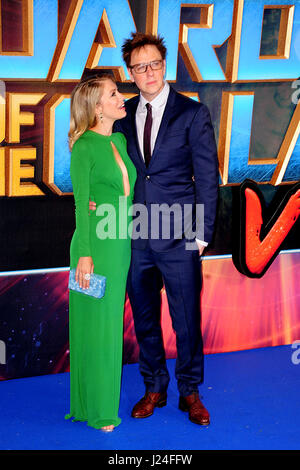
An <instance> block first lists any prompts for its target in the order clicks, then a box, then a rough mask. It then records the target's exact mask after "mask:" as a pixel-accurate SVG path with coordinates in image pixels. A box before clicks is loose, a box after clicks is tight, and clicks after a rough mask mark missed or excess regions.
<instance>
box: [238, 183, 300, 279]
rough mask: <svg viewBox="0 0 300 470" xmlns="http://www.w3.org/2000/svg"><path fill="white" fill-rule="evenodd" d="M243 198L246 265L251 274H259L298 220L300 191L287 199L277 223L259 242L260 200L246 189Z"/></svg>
mask: <svg viewBox="0 0 300 470" xmlns="http://www.w3.org/2000/svg"><path fill="white" fill-rule="evenodd" d="M245 198H246V225H245V243H246V245H245V252H246V253H245V258H246V265H247V268H248V269H249V270H250V271H251V272H252V273H253V274H260V273H261V272H262V271H263V269H264V268H265V267H266V265H267V264H268V262H269V261H270V260H271V258H272V256H273V255H274V254H275V253H276V251H277V250H278V249H279V247H280V245H281V244H282V242H283V240H284V239H285V238H286V236H287V235H288V233H289V232H290V230H291V228H292V227H293V225H294V224H295V222H296V221H297V219H298V216H299V214H300V189H298V191H296V192H295V193H294V194H293V195H292V196H291V197H290V198H289V200H288V202H287V204H286V206H285V207H284V209H283V211H282V212H281V214H280V216H279V217H278V219H277V221H276V222H275V223H274V225H273V226H272V228H271V229H270V230H269V232H268V233H267V235H266V236H265V238H264V239H263V240H262V241H261V240H260V233H261V227H262V224H263V218H262V207H261V202H260V199H259V197H258V195H257V194H256V192H255V191H254V190H253V189H250V188H246V190H245Z"/></svg>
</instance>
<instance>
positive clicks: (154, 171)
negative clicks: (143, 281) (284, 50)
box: [114, 87, 218, 251]
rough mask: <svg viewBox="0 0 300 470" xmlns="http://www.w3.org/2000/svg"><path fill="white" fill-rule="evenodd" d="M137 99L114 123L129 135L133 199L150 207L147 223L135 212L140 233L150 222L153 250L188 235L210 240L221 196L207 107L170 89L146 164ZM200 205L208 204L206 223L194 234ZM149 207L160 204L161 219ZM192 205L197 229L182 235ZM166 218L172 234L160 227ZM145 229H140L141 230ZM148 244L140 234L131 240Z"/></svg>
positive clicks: (171, 245) (165, 248)
mask: <svg viewBox="0 0 300 470" xmlns="http://www.w3.org/2000/svg"><path fill="white" fill-rule="evenodd" d="M138 103H139V96H136V97H134V98H131V99H130V100H128V101H127V102H126V111H127V115H126V117H125V118H124V119H122V120H120V121H117V122H116V123H115V129H114V130H115V131H119V132H122V133H123V134H124V135H125V137H126V139H127V151H128V154H129V156H130V158H131V159H132V161H133V163H134V165H135V167H136V170H137V180H136V184H135V190H134V203H135V204H143V205H145V206H146V207H147V209H148V215H149V217H148V221H145V220H144V219H141V218H140V216H139V213H137V214H136V216H137V218H136V219H135V221H136V223H137V225H136V227H135V228H136V229H137V231H138V225H139V223H140V222H141V221H142V222H141V223H142V224H145V223H146V224H147V225H148V230H147V237H146V238H148V239H149V243H150V246H151V248H152V249H153V250H155V251H169V250H170V249H173V248H176V247H179V246H180V245H182V244H184V243H185V242H186V240H187V239H188V240H195V235H196V238H199V239H201V240H204V241H206V242H208V243H209V242H210V241H211V239H212V235H213V230H214V222H215V216H216V205H217V198H218V158H217V149H216V143H215V136H214V130H213V127H212V124H211V118H210V113H209V111H208V108H207V107H206V106H205V105H204V104H202V103H199V102H196V101H194V100H192V99H190V98H187V97H185V96H183V95H181V94H179V93H177V92H176V91H175V90H173V89H172V88H171V87H170V92H169V96H168V100H167V103H166V107H165V111H164V114H163V117H162V121H161V125H160V128H159V132H158V135H157V139H156V143H155V147H154V149H153V153H152V157H151V161H150V164H149V166H148V167H146V165H145V163H144V159H143V156H142V154H141V151H140V148H139V144H138V138H137V131H136V121H135V114H136V109H137V106H138ZM173 204H176V207H177V209H179V208H181V209H182V210H181V211H180V210H177V211H174V213H173V211H170V210H168V207H169V206H172V205H173ZM196 204H202V205H204V227H203V230H201V224H200V227H198V230H197V231H196V232H195V228H196V225H195V222H196ZM153 205H154V206H153ZM166 205H168V206H166ZM151 206H152V208H153V207H155V208H156V209H157V208H158V207H159V211H158V212H159V214H158V222H157V217H156V215H155V217H152V220H151ZM173 207H175V206H173ZM185 208H187V210H186V211H185ZM191 208H192V224H193V226H192V229H193V231H194V233H193V234H192V236H191V237H190V235H187V234H185V233H184V232H185V231H186V229H185V228H184V223H183V222H184V216H185V217H186V219H188V218H189V217H190V215H188V216H187V214H189V209H191ZM154 212H155V211H154ZM155 214H157V212H155ZM163 214H164V215H163ZM164 216H165V217H166V218H165V222H166V221H167V220H168V218H170V220H171V229H170V236H169V235H168V227H167V230H166V231H165V232H163V229H162V225H161V224H162V223H163V222H162V220H163V217H164ZM178 217H179V218H180V222H181V226H182V229H181V232H180V234H178V225H176V224H177V223H178V220H176V219H178ZM157 223H158V224H159V225H157ZM174 226H176V227H177V229H176V228H174ZM142 229H143V230H142ZM144 229H145V227H140V231H141V232H143V234H145V230H144ZM179 231H180V230H179ZM146 243H147V241H146V240H145V237H144V238H137V239H133V241H132V246H133V247H134V248H137V249H144V248H145V246H146Z"/></svg>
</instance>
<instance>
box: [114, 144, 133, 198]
mask: <svg viewBox="0 0 300 470" xmlns="http://www.w3.org/2000/svg"><path fill="white" fill-rule="evenodd" d="M110 143H111V146H112V149H113V152H114V157H115V159H116V162H117V164H118V165H119V167H120V170H121V172H122V175H123V188H124V196H129V194H130V184H129V178H128V172H127V168H126V166H125V163H124V162H123V160H122V158H121V156H120V154H119V152H118V150H117V148H116V146H115V144H114V143H113V142H112V141H111V142H110Z"/></svg>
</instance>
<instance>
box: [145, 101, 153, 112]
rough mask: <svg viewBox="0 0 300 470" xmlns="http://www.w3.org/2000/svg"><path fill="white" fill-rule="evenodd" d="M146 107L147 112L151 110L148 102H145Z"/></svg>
mask: <svg viewBox="0 0 300 470" xmlns="http://www.w3.org/2000/svg"><path fill="white" fill-rule="evenodd" d="M146 108H147V112H148V113H150V112H151V109H152V106H151V104H150V103H147V104H146Z"/></svg>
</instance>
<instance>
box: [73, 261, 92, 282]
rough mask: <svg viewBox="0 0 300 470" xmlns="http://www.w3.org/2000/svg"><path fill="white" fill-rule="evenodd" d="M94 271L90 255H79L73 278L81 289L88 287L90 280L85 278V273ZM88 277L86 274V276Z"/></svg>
mask: <svg viewBox="0 0 300 470" xmlns="http://www.w3.org/2000/svg"><path fill="white" fill-rule="evenodd" d="M93 272H94V263H93V259H92V257H91V256H81V257H80V258H79V260H78V264H77V268H76V272H75V280H76V282H78V283H79V287H81V288H82V289H88V288H89V286H90V280H89V279H86V278H85V276H86V275H87V274H89V275H91V274H92V273H93ZM87 277H88V276H87Z"/></svg>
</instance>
